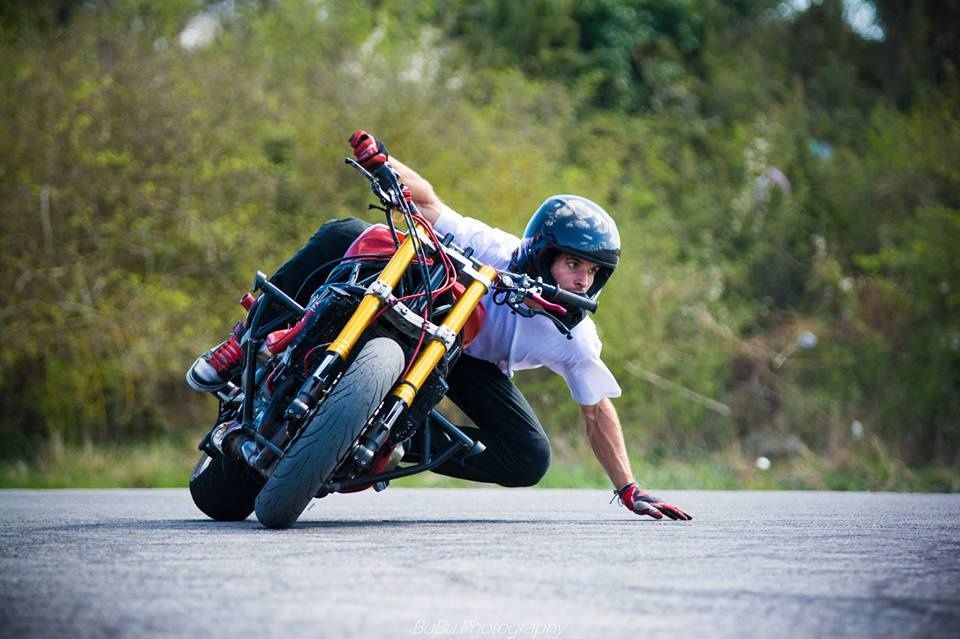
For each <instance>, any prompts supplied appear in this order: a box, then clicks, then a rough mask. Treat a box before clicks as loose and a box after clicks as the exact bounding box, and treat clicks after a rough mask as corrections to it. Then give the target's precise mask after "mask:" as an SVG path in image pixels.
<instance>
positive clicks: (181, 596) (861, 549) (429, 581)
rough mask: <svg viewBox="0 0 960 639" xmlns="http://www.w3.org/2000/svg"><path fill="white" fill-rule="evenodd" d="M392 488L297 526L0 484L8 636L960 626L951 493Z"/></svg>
mask: <svg viewBox="0 0 960 639" xmlns="http://www.w3.org/2000/svg"><path fill="white" fill-rule="evenodd" d="M658 493H662V494H661V497H664V498H669V499H668V501H673V502H675V503H677V504H678V505H680V506H681V507H682V508H684V509H686V510H688V511H689V512H691V513H692V514H693V515H694V517H695V519H694V521H692V522H688V523H679V522H669V521H653V520H646V519H640V518H638V517H636V516H634V515H632V514H631V513H628V512H626V511H625V510H624V509H622V508H620V507H618V506H617V505H616V504H612V505H610V504H608V503H607V502H608V501H609V499H610V493H608V492H606V491H600V490H572V491H560V490H535V489H476V490H469V489H468V490H453V489H448V490H439V489H437V490H434V489H397V488H391V489H389V490H387V491H385V492H383V493H380V494H376V493H373V492H372V491H368V492H365V493H360V494H354V495H334V496H331V497H328V498H325V499H322V500H315V501H314V502H313V505H312V507H311V509H310V510H308V511H307V512H306V513H304V516H303V517H302V518H301V521H300V523H298V525H297V526H296V527H295V528H293V529H290V530H284V531H271V530H266V529H264V528H262V527H260V525H259V524H258V523H257V522H256V521H255V519H253V518H251V519H249V520H248V521H246V522H242V523H238V524H226V523H216V522H212V521H209V520H207V519H205V518H204V517H203V515H202V514H201V513H199V511H196V510H195V509H194V507H193V504H192V502H191V500H190V496H189V494H188V492H187V491H186V490H185V489H184V490H90V491H85V490H69V491H19V490H8V491H0V636H3V637H18V638H20V637H65V638H66V637H69V638H71V639H74V638H78V637H79V638H85V637H204V638H211V637H213V638H215V637H229V638H231V639H237V638H240V637H257V638H260V637H283V638H285V639H286V638H289V637H294V638H297V637H309V638H323V637H337V638H343V637H417V636H425V637H501V638H502V637H510V638H513V637H571V638H573V637H590V638H592V639H599V638H601V637H631V638H634V639H637V638H641V637H646V636H649V635H653V636H670V637H710V638H714V637H716V638H725V637H817V638H820V637H865V638H866V637H869V638H871V639H873V638H877V637H949V638H951V639H953V638H956V637H960V495H908V494H866V493H826V492H824V493H808V492H699V491H692V492H684V491H658Z"/></svg>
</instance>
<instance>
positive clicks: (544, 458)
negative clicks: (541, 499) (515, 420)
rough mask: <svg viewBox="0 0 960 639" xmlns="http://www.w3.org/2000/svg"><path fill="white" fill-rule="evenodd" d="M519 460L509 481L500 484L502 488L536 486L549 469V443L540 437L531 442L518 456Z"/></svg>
mask: <svg viewBox="0 0 960 639" xmlns="http://www.w3.org/2000/svg"><path fill="white" fill-rule="evenodd" d="M520 460H521V461H520V462H519V464H518V465H517V467H516V468H514V469H513V472H512V473H511V476H510V477H509V479H508V480H507V481H505V482H500V484H501V485H502V486H509V487H511V488H519V487H523V486H535V485H536V484H538V483H539V482H540V480H541V479H543V476H544V475H546V474H547V469H548V468H550V441H549V440H548V439H547V438H546V437H542V438H539V439H537V440H535V441H533V442H531V444H530V446H529V448H527V449H526V450H524V454H523V455H522V456H520Z"/></svg>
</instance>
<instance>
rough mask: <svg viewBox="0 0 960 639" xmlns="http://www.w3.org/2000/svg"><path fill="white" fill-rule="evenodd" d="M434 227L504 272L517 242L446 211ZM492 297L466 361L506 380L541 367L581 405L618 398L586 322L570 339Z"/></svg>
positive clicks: (593, 332)
mask: <svg viewBox="0 0 960 639" xmlns="http://www.w3.org/2000/svg"><path fill="white" fill-rule="evenodd" d="M434 227H435V228H436V229H437V231H438V232H439V234H440V235H441V236H443V235H446V234H447V233H451V234H452V235H453V238H454V242H455V243H456V244H457V245H459V246H461V247H464V248H466V247H468V246H469V247H472V248H473V250H474V253H473V255H474V257H475V258H476V259H478V260H480V261H481V262H484V263H486V264H490V265H491V266H493V267H495V268H500V269H506V268H507V267H508V266H509V265H510V258H511V256H512V255H513V251H514V249H516V248H517V246H519V244H520V239H519V238H518V237H516V236H514V235H511V234H509V233H507V232H505V231H501V230H500V229H495V228H492V227H490V226H487V225H486V224H484V223H483V222H480V221H479V220H475V219H472V218H468V217H464V216H462V215H460V214H459V213H457V212H456V211H454V210H453V209H451V208H449V207H445V209H444V211H443V212H442V213H441V215H440V217H439V218H438V219H437V222H436V224H434ZM492 296H493V294H492V292H488V293H487V295H486V297H485V298H484V300H483V304H484V306H485V307H486V311H487V317H486V321H484V323H483V327H482V328H481V329H480V332H479V334H478V335H477V336H476V338H474V340H473V342H471V343H470V345H469V346H468V347H467V350H466V353H467V354H468V355H470V356H471V357H476V358H477V359H482V360H484V361H488V362H493V363H494V364H496V365H497V367H498V368H499V369H500V370H501V371H503V372H504V373H505V374H507V375H511V376H512V375H513V372H514V371H519V370H525V369H529V368H539V367H541V366H546V367H547V368H549V369H550V370H552V371H554V372H555V373H557V374H558V375H560V376H561V377H562V378H563V379H564V381H566V383H567V387H568V388H569V389H570V394H571V395H572V396H573V398H574V399H575V400H576V401H577V402H578V403H579V404H581V405H593V404H596V403H597V402H599V401H600V400H601V399H603V398H604V397H619V396H620V392H621V391H620V386H619V384H617V380H616V378H614V376H613V373H611V372H610V369H608V368H607V366H606V365H605V364H604V363H603V361H602V360H601V359H600V349H601V343H600V336H599V335H597V327H596V325H595V324H594V323H593V320H592V319H591V318H589V317H586V318H584V320H583V321H582V322H580V323H579V324H577V325H576V327H574V329H573V331H571V334H572V335H573V339H567V338H566V336H565V335H563V334H561V333H560V331H558V330H557V328H556V327H555V326H554V325H553V323H552V322H551V321H550V320H549V319H547V318H545V317H541V316H539V315H538V316H534V317H523V316H521V315H518V314H516V313H514V312H513V311H511V310H510V307H509V306H506V305H501V304H494V303H493V299H492Z"/></svg>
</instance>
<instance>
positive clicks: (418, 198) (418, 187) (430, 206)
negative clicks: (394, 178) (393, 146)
mask: <svg viewBox="0 0 960 639" xmlns="http://www.w3.org/2000/svg"><path fill="white" fill-rule="evenodd" d="M390 166H392V167H393V168H394V170H396V172H397V173H398V174H399V175H400V181H401V182H403V183H404V184H405V185H406V187H407V188H408V189H410V195H411V196H412V197H413V203H414V204H416V205H417V208H418V209H420V213H421V214H422V215H423V217H425V218H427V221H428V222H430V224H435V223H436V222H437V219H439V217H440V214H441V213H443V211H444V210H445V209H446V205H445V204H444V203H443V202H442V201H441V200H440V198H439V197H437V194H436V192H435V191H434V190H433V185H431V184H430V183H429V182H427V180H426V179H424V178H423V177H422V176H421V175H420V174H419V173H417V172H416V171H414V170H413V169H411V168H410V167H409V166H407V165H406V164H404V163H403V162H401V161H400V160H398V159H397V158H395V157H392V156H391V157H390Z"/></svg>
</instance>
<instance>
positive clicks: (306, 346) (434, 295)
mask: <svg viewBox="0 0 960 639" xmlns="http://www.w3.org/2000/svg"><path fill="white" fill-rule="evenodd" d="M345 162H346V163H348V164H349V165H350V166H352V167H353V168H354V169H356V170H357V171H358V172H359V173H360V174H361V175H362V176H363V177H364V178H366V180H367V181H368V182H369V184H370V188H371V190H372V192H373V194H374V195H375V197H376V198H377V200H378V201H379V204H378V205H374V204H371V205H370V208H371V209H377V210H380V211H381V212H383V213H384V214H385V223H384V224H377V225H373V226H371V227H369V228H368V229H367V230H366V231H364V232H363V233H362V234H361V235H360V237H358V238H357V239H356V241H354V243H353V244H352V245H351V246H350V248H349V249H348V250H347V252H346V254H345V255H344V256H343V258H342V259H341V260H339V263H337V264H336V265H335V266H334V267H333V268H332V270H331V271H330V272H329V275H328V276H327V278H326V280H325V281H324V282H323V284H321V285H320V286H319V287H318V288H317V289H316V290H315V291H314V292H313V294H312V296H311V297H310V300H309V302H308V303H307V305H306V306H301V305H300V304H299V303H298V302H297V301H296V300H294V299H293V298H291V297H290V296H289V295H287V294H286V293H285V292H284V291H282V290H280V289H279V288H277V287H276V286H275V285H274V284H273V283H271V282H270V281H269V280H268V279H267V277H266V276H265V275H264V274H263V273H262V272H257V274H256V276H255V279H254V283H253V287H252V291H251V293H246V294H245V295H244V296H243V298H242V300H241V303H242V304H243V306H244V307H245V308H246V310H247V319H246V326H247V329H246V332H245V333H244V335H243V337H242V340H241V345H242V349H243V364H242V366H241V369H240V372H239V373H238V374H237V375H236V376H235V377H234V379H232V380H231V381H230V382H228V383H227V385H226V386H225V387H224V388H222V389H221V390H219V391H217V392H216V396H217V397H218V399H219V412H218V416H217V419H216V422H215V425H214V426H213V428H212V429H211V430H210V431H209V432H208V433H207V434H206V435H205V436H204V438H203V439H202V440H201V442H200V444H199V448H200V450H201V451H202V454H201V457H200V460H199V461H198V463H197V465H196V467H195V469H194V471H193V473H192V474H191V476H190V484H189V485H190V494H191V496H192V497H193V500H194V503H195V504H196V506H197V507H198V508H199V509H200V510H201V511H202V512H203V513H205V514H206V515H207V516H209V517H210V518H212V519H214V520H218V521H241V520H244V519H246V518H247V517H248V516H249V515H250V514H251V513H252V512H254V511H255V512H256V515H257V519H258V520H259V521H260V523H261V524H263V525H264V526H266V527H267V528H288V527H290V526H291V525H293V524H294V522H296V520H297V519H298V518H299V517H300V515H301V514H302V513H303V511H304V509H305V508H306V507H307V505H308V504H309V503H310V501H311V500H312V499H314V498H320V497H324V496H326V495H329V494H331V493H336V492H340V493H346V492H354V491H359V490H365V489H368V488H371V487H372V488H374V490H377V491H380V490H383V489H384V488H386V487H387V485H388V484H389V482H390V481H391V480H393V479H396V478H399V477H406V476H409V475H413V474H416V473H422V472H425V471H428V470H431V469H433V468H436V467H437V466H438V465H440V464H442V463H444V462H445V461H447V460H448V459H450V458H452V457H454V456H455V455H460V456H463V457H468V456H471V455H476V454H479V453H481V452H483V450H484V445H483V443H482V442H480V441H477V440H474V439H471V438H470V437H469V436H467V435H466V434H465V433H464V432H463V431H462V430H460V429H459V428H458V427H457V426H456V425H454V424H453V423H452V422H450V421H449V420H448V419H447V418H446V417H444V416H443V415H442V414H441V413H440V412H439V411H438V410H437V408H436V406H437V404H438V403H439V402H440V400H441V399H442V398H443V396H444V394H445V393H446V391H447V388H448V386H447V383H446V375H447V372H448V371H450V370H451V369H452V368H453V366H454V365H455V364H456V361H457V359H458V357H459V356H460V354H461V353H462V352H463V350H464V349H465V348H466V346H467V344H469V342H470V340H471V339H472V338H473V337H474V336H475V335H476V334H477V332H478V331H479V330H480V327H481V325H482V322H483V316H484V307H483V300H484V299H485V298H487V299H489V300H490V301H492V303H494V304H506V305H507V306H509V307H510V308H511V309H512V310H513V311H514V312H516V313H519V314H521V315H524V316H533V315H536V314H540V315H545V316H546V317H548V318H550V319H551V320H552V321H553V323H554V325H555V326H556V327H557V329H558V330H559V331H561V332H563V333H565V334H566V335H567V336H568V337H570V335H569V329H568V328H567V327H566V326H565V325H564V324H563V323H561V322H560V321H559V320H558V319H557V317H558V316H562V315H564V314H566V313H567V309H568V308H577V309H584V310H588V311H594V310H595V309H596V303H595V302H594V301H593V300H590V299H588V298H586V297H583V296H580V295H577V294H575V293H571V292H569V291H565V290H563V289H561V288H559V287H557V286H553V285H550V284H548V283H546V282H543V281H542V279H540V278H537V279H533V278H531V277H529V276H528V275H524V274H522V273H512V272H509V271H506V270H498V269H496V268H494V267H492V266H490V265H487V264H483V263H481V262H479V261H478V260H476V259H474V258H473V257H472V250H471V249H470V248H469V247H460V246H457V245H456V244H455V243H454V242H453V239H454V238H453V237H452V236H450V235H447V236H445V237H439V236H438V235H437V232H436V231H435V230H434V229H433V228H432V226H431V225H430V223H429V222H428V221H427V220H426V219H425V218H424V217H423V216H422V215H420V213H419V211H418V210H417V207H416V205H415V204H414V202H413V200H412V198H411V196H410V192H409V191H408V190H407V189H406V188H405V187H404V185H403V184H402V183H401V182H400V179H399V176H398V174H397V173H396V172H395V171H394V170H393V169H392V168H391V166H390V164H389V161H388V162H387V163H385V164H383V165H382V166H380V167H379V168H377V169H375V170H374V171H373V172H370V171H367V170H366V169H364V168H363V167H362V166H361V165H360V164H358V163H357V162H356V161H355V160H353V159H352V158H346V159H345ZM491 290H492V291H493V293H492V295H491V296H489V297H488V296H487V293H488V292H489V291H491ZM254 294H256V297H255V296H254Z"/></svg>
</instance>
